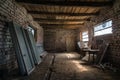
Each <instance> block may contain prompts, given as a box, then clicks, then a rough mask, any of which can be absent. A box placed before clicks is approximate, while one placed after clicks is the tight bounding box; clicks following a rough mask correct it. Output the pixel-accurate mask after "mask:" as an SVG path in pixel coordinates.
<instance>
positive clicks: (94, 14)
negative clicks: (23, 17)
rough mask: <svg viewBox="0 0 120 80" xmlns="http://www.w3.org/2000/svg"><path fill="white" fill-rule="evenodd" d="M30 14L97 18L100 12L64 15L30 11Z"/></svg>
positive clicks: (61, 13) (62, 13)
mask: <svg viewBox="0 0 120 80" xmlns="http://www.w3.org/2000/svg"><path fill="white" fill-rule="evenodd" d="M28 13H30V14H32V15H33V14H34V15H35V14H40V15H43V14H44V15H59V16H97V15H99V12H96V13H64V12H46V11H28Z"/></svg>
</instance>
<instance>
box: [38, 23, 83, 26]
mask: <svg viewBox="0 0 120 80" xmlns="http://www.w3.org/2000/svg"><path fill="white" fill-rule="evenodd" d="M40 25H41V26H76V25H80V26H81V25H84V23H83V24H40Z"/></svg>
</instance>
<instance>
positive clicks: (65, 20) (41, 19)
mask: <svg viewBox="0 0 120 80" xmlns="http://www.w3.org/2000/svg"><path fill="white" fill-rule="evenodd" d="M34 20H35V21H37V22H40V21H41V22H47V21H49V22H70V21H73V22H78V21H90V19H47V18H46V19H45V18H34Z"/></svg>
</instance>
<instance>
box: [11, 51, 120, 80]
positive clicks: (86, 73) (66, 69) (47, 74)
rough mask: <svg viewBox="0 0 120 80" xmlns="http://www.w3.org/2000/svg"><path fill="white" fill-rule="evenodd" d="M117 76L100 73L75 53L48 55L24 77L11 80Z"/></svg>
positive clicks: (97, 79)
mask: <svg viewBox="0 0 120 80" xmlns="http://www.w3.org/2000/svg"><path fill="white" fill-rule="evenodd" d="M119 79H120V77H119V75H114V74H113V73H112V72H111V73H108V71H102V70H100V69H98V68H95V67H93V66H92V65H88V64H87V63H86V62H84V61H81V60H80V59H79V55H78V54H77V53H74V52H73V53H56V54H49V55H47V56H46V58H45V59H44V60H43V62H42V63H41V64H40V65H38V66H37V67H36V69H35V70H34V71H33V72H32V73H31V74H30V75H29V76H25V77H20V78H19V79H18V77H14V79H12V80H119Z"/></svg>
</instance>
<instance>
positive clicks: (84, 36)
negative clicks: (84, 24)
mask: <svg viewBox="0 0 120 80" xmlns="http://www.w3.org/2000/svg"><path fill="white" fill-rule="evenodd" d="M82 41H88V31H86V32H83V33H82Z"/></svg>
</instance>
